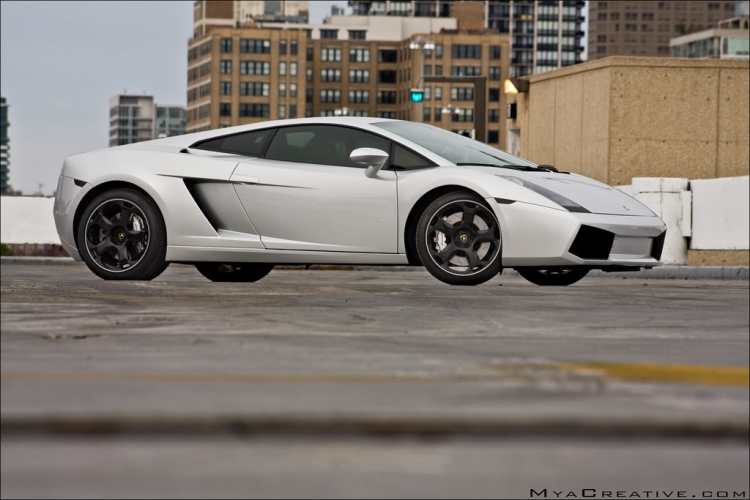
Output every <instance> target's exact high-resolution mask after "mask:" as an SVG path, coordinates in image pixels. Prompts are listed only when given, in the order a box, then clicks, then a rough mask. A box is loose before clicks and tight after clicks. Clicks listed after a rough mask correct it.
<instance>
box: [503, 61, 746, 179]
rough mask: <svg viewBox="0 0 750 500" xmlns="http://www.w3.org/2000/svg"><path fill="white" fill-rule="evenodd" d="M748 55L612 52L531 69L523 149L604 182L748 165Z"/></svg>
mask: <svg viewBox="0 0 750 500" xmlns="http://www.w3.org/2000/svg"><path fill="white" fill-rule="evenodd" d="M749 68H750V65H749V64H748V61H738V60H695V59H672V58H647V57H608V58H605V59H601V60H598V61H593V62H589V63H584V64H579V65H576V66H572V67H569V68H563V69H560V70H556V71H551V72H549V73H544V74H541V75H534V76H531V77H529V82H530V85H529V92H528V93H527V94H519V95H517V96H511V97H510V100H509V101H510V102H512V100H513V99H515V101H516V103H517V104H518V108H517V119H516V120H508V127H507V128H508V129H509V130H510V129H519V130H520V136H521V148H520V152H521V156H524V157H527V158H529V159H530V160H532V161H534V162H537V163H548V164H552V165H555V166H557V167H558V168H560V169H564V170H567V171H571V172H576V173H581V174H583V175H587V176H590V177H593V178H595V179H597V180H600V181H602V182H606V183H608V184H610V185H623V184H629V183H630V182H631V181H632V179H633V177H680V178H688V179H710V178H715V177H729V176H740V175H747V174H748V173H750V167H749V166H748V165H749V164H750V153H749V151H750V140H749V139H748V138H749V137H750V125H749V123H750V120H749V119H748V115H749V114H750V110H749V108H748V106H749V103H748V87H749V86H750V81H749V78H748V75H749V73H748V69H749Z"/></svg>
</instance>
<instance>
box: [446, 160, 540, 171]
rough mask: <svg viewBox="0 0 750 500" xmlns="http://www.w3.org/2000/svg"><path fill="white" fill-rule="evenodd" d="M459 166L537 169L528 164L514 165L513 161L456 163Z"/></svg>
mask: <svg viewBox="0 0 750 500" xmlns="http://www.w3.org/2000/svg"><path fill="white" fill-rule="evenodd" d="M456 165H458V166H459V167H468V166H472V165H473V166H475V167H497V168H509V169H511V170H523V171H526V172H528V171H536V170H537V169H536V168H534V167H529V166H527V165H513V164H512V163H508V164H505V165H501V164H499V163H477V162H470V163H456Z"/></svg>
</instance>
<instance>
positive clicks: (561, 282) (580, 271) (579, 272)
mask: <svg viewBox="0 0 750 500" xmlns="http://www.w3.org/2000/svg"><path fill="white" fill-rule="evenodd" d="M516 271H518V274H520V275H521V276H523V277H524V278H526V279H527V280H528V281H530V282H532V283H534V284H535V285H539V286H568V285H572V284H573V283H576V282H578V281H580V280H582V279H583V278H584V276H586V275H587V274H588V273H589V268H587V267H569V268H565V269H538V268H535V267H519V268H518V269H516Z"/></svg>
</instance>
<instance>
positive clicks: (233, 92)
mask: <svg viewBox="0 0 750 500" xmlns="http://www.w3.org/2000/svg"><path fill="white" fill-rule="evenodd" d="M458 26H459V23H458V22H457V20H456V19H453V18H446V19H416V18H405V17H395V18H387V17H380V16H369V17H364V16H332V17H331V18H330V19H329V22H328V23H327V24H319V25H303V24H284V25H278V24H274V25H271V24H266V23H262V24H261V25H260V26H256V27H245V28H225V27H217V26H214V27H211V28H210V29H209V31H208V33H207V34H205V35H203V36H202V37H198V38H194V39H192V40H191V41H190V42H189V44H188V97H187V101H188V125H187V132H188V133H190V132H197V131H201V130H209V129H214V128H219V127H229V126H234V125H242V124H246V123H254V122H259V121H264V120H273V119H284V118H298V117H300V118H301V117H305V116H337V115H349V116H377V117H383V118H398V119H404V120H413V121H424V122H425V123H431V124H433V125H437V126H440V127H442V128H445V129H448V130H453V131H456V132H460V133H463V134H466V135H471V134H472V130H473V129H474V124H473V121H474V102H473V100H474V88H473V86H472V84H471V83H466V84H463V83H460V84H449V83H444V84H442V83H441V84H435V83H428V84H425V83H424V82H423V81H422V80H421V77H422V76H423V75H424V76H479V75H485V76H488V85H487V86H488V103H487V104H488V106H487V107H488V111H487V117H488V122H489V123H488V126H487V130H488V133H487V136H488V137H487V139H488V142H489V143H490V144H492V145H495V146H497V147H502V146H503V144H504V142H505V132H504V126H505V120H501V119H500V116H501V114H502V110H503V109H504V107H503V106H504V102H505V94H503V92H502V88H501V87H502V79H503V78H507V77H508V74H509V69H508V68H509V60H510V58H509V51H508V37H507V35H501V34H499V33H497V32H493V31H490V30H466V29H463V30H460V29H458ZM279 28H281V29H279ZM420 39H421V40H422V41H424V42H429V44H432V45H433V46H434V48H433V49H427V50H425V49H412V48H410V47H411V46H412V45H414V44H416V45H419V44H418V43H416V42H417V41H419V40H420ZM429 44H428V45H427V46H428V47H429V46H430V45H429ZM414 87H423V88H424V89H425V97H424V102H423V103H422V104H421V105H415V104H413V103H412V102H411V100H410V97H409V90H410V89H411V88H414Z"/></svg>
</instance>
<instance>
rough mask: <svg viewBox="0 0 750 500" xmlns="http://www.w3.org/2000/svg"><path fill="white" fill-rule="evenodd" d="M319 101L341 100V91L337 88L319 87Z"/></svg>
mask: <svg viewBox="0 0 750 500" xmlns="http://www.w3.org/2000/svg"><path fill="white" fill-rule="evenodd" d="M320 102H341V91H340V90H338V89H321V91H320Z"/></svg>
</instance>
